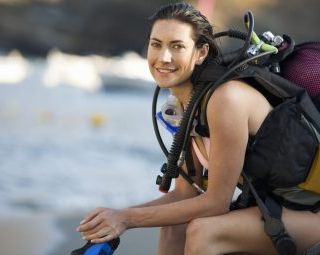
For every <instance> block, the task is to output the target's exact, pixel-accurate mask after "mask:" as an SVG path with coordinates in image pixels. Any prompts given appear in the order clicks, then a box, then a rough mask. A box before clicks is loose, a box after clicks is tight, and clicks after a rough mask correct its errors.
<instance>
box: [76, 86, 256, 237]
mask: <svg viewBox="0 0 320 255" xmlns="http://www.w3.org/2000/svg"><path fill="white" fill-rule="evenodd" d="M243 86H244V85H242V84H241V83H239V82H233V83H232V84H226V85H223V86H221V87H220V88H219V89H218V90H217V91H216V92H215V93H214V94H213V95H212V97H211V99H210V100H209V103H208V109H207V115H208V116H207V117H208V124H209V129H210V134H211V135H210V141H211V148H210V156H209V178H208V189H207V192H206V193H205V194H202V195H200V196H196V197H192V198H188V199H185V200H182V201H178V202H172V203H169V204H162V205H156V206H148V207H141V208H127V209H124V210H119V211H115V210H111V209H103V208H102V209H98V210H97V211H95V212H93V213H91V214H89V215H88V216H87V218H86V219H85V220H84V222H83V224H82V225H81V226H80V228H79V231H81V232H83V234H84V236H85V237H86V239H90V240H92V239H94V240H92V241H97V242H101V241H105V240H110V239H112V238H114V237H116V236H118V235H120V234H121V233H122V232H123V231H124V230H125V229H127V228H136V227H155V226H167V225H175V224H180V223H187V222H189V221H191V220H192V219H196V218H199V217H206V216H213V215H220V214H224V213H227V212H228V210H229V204H230V202H231V199H232V195H233V193H234V190H235V187H236V183H237V180H238V178H239V176H240V173H241V170H242V166H243V161H244V155H245V150H246V145H247V140H248V119H249V116H248V112H249V110H248V109H249V108H250V107H248V104H249V103H248V101H250V99H249V98H246V93H245V91H243V90H245V89H244V88H243Z"/></svg>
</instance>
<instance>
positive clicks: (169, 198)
mask: <svg viewBox="0 0 320 255" xmlns="http://www.w3.org/2000/svg"><path fill="white" fill-rule="evenodd" d="M194 195H195V194H192V195H188V196H187V195H185V194H184V195H183V194H181V193H180V192H178V191H176V190H173V191H170V192H169V193H166V194H165V195H163V196H161V197H159V198H157V199H154V200H152V201H149V202H146V203H144V204H141V205H135V206H131V207H130V208H142V207H149V206H157V205H164V204H169V203H173V202H177V201H180V200H183V199H187V198H190V197H193V196H194Z"/></svg>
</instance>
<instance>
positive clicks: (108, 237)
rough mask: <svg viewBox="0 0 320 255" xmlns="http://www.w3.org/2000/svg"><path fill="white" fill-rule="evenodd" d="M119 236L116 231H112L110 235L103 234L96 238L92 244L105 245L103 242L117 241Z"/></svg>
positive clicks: (92, 240)
mask: <svg viewBox="0 0 320 255" xmlns="http://www.w3.org/2000/svg"><path fill="white" fill-rule="evenodd" d="M118 236H119V234H117V233H116V231H112V230H111V231H110V232H109V233H108V234H106V235H104V234H101V236H98V235H97V236H96V237H94V238H92V239H91V242H92V243H103V242H108V241H110V240H112V239H115V238H116V237H118Z"/></svg>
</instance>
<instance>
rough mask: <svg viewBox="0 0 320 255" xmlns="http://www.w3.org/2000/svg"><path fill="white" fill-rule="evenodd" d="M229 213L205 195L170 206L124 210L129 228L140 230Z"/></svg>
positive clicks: (170, 204)
mask: <svg viewBox="0 0 320 255" xmlns="http://www.w3.org/2000/svg"><path fill="white" fill-rule="evenodd" d="M210 200H211V201H210ZM227 211H228V210H226V209H225V208H221V207H219V206H218V205H217V204H215V203H213V202H212V199H209V197H208V196H207V195H206V194H203V195H200V196H197V197H193V198H188V199H185V200H181V201H178V202H173V203H169V204H162V205H156V206H148V207H140V208H127V209H125V210H123V213H124V214H125V218H126V220H127V222H126V224H127V225H128V228H139V227H160V226H168V225H176V224H182V223H187V222H189V221H191V220H192V219H195V218H200V217H206V216H213V215H220V214H224V213H226V212H227Z"/></svg>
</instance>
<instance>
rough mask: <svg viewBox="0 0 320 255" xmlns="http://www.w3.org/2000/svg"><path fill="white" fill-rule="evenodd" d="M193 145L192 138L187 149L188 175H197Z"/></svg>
mask: <svg viewBox="0 0 320 255" xmlns="http://www.w3.org/2000/svg"><path fill="white" fill-rule="evenodd" d="M191 146H192V142H191V139H190V141H189V146H188V149H187V151H186V158H185V160H186V166H187V170H188V175H189V176H195V175H196V170H195V166H194V161H193V155H192V150H191Z"/></svg>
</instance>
